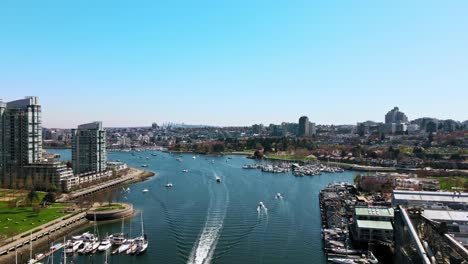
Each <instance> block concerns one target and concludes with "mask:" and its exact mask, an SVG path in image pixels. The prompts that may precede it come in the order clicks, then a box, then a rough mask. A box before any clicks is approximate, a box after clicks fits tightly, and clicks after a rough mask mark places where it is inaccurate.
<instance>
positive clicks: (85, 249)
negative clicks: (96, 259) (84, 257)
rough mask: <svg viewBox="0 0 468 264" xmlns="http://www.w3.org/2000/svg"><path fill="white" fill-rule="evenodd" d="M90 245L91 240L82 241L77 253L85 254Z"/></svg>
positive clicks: (91, 243)
mask: <svg viewBox="0 0 468 264" xmlns="http://www.w3.org/2000/svg"><path fill="white" fill-rule="evenodd" d="M92 245H93V242H84V243H83V245H82V247H81V248H80V249H78V251H77V252H78V254H85V253H86V252H87V251H88V249H89V248H90V247H91V246H92Z"/></svg>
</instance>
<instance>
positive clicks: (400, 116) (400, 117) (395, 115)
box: [385, 106, 408, 124]
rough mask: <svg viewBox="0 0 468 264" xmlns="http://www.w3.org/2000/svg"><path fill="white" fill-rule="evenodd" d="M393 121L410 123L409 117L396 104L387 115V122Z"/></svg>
mask: <svg viewBox="0 0 468 264" xmlns="http://www.w3.org/2000/svg"><path fill="white" fill-rule="evenodd" d="M391 123H408V117H407V116H406V115H405V113H403V112H400V109H399V108H398V107H396V106H395V107H394V108H393V109H392V110H390V111H389V112H388V113H387V114H386V115H385V124H391Z"/></svg>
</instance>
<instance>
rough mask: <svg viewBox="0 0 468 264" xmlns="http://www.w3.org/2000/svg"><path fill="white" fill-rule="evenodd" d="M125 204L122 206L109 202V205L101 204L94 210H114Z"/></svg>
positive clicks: (122, 207)
mask: <svg viewBox="0 0 468 264" xmlns="http://www.w3.org/2000/svg"><path fill="white" fill-rule="evenodd" d="M124 208H125V206H122V205H121V204H111V205H107V204H106V205H102V206H100V207H98V208H96V210H95V211H97V212H99V211H109V210H114V209H124Z"/></svg>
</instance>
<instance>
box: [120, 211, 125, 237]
mask: <svg viewBox="0 0 468 264" xmlns="http://www.w3.org/2000/svg"><path fill="white" fill-rule="evenodd" d="M124 219H125V217H124V216H122V230H121V231H120V233H122V236H123V234H124Z"/></svg>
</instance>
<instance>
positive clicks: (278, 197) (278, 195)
mask: <svg viewBox="0 0 468 264" xmlns="http://www.w3.org/2000/svg"><path fill="white" fill-rule="evenodd" d="M275 199H277V200H280V199H283V195H281V193H277V194H276V196H275Z"/></svg>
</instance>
